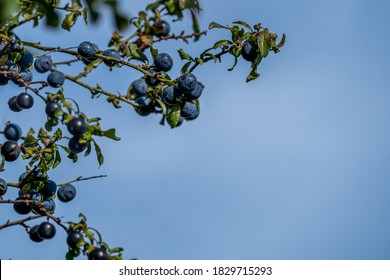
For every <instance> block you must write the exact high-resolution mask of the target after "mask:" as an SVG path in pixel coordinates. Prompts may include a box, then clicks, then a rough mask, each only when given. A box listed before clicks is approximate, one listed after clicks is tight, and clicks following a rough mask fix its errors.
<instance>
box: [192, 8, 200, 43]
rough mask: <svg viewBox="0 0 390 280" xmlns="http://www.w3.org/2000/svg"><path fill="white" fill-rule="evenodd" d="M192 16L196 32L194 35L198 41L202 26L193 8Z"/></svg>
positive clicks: (193, 28)
mask: <svg viewBox="0 0 390 280" xmlns="http://www.w3.org/2000/svg"><path fill="white" fill-rule="evenodd" d="M191 18H192V30H193V31H194V33H195V34H196V35H195V37H194V42H196V41H198V40H199V38H200V34H199V33H200V27H199V22H198V18H197V16H196V14H195V12H194V11H193V10H191Z"/></svg>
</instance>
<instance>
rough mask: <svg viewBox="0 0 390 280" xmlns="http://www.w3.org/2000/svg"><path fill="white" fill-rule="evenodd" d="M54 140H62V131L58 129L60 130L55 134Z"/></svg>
mask: <svg viewBox="0 0 390 280" xmlns="http://www.w3.org/2000/svg"><path fill="white" fill-rule="evenodd" d="M53 138H56V139H62V130H61V129H59V128H58V129H57V130H56V132H54V134H53Z"/></svg>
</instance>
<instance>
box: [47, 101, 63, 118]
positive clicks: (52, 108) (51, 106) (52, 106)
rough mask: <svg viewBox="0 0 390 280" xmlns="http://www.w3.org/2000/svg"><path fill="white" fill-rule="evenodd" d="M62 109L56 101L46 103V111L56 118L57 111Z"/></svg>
mask: <svg viewBox="0 0 390 280" xmlns="http://www.w3.org/2000/svg"><path fill="white" fill-rule="evenodd" d="M60 110H61V106H60V104H59V103H58V102H56V101H50V102H48V103H47V104H46V108H45V113H46V115H47V116H48V117H49V118H55V117H56V113H57V112H58V111H60Z"/></svg>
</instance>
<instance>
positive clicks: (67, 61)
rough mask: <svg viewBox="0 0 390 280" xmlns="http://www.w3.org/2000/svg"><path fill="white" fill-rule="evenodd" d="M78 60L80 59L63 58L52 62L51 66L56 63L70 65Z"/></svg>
mask: <svg viewBox="0 0 390 280" xmlns="http://www.w3.org/2000/svg"><path fill="white" fill-rule="evenodd" d="M79 61H80V59H70V60H65V61H59V62H54V63H53V66H57V65H61V64H65V65H68V66H71V64H72V63H74V62H79Z"/></svg>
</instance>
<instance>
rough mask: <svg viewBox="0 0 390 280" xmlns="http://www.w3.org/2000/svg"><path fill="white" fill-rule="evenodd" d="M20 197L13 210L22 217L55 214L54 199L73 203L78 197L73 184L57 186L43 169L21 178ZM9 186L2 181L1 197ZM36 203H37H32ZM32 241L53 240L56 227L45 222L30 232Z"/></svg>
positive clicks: (0, 187) (25, 174) (0, 186)
mask: <svg viewBox="0 0 390 280" xmlns="http://www.w3.org/2000/svg"><path fill="white" fill-rule="evenodd" d="M18 187H19V191H18V197H17V198H16V199H15V201H17V202H14V204H13V208H14V210H15V212H16V213H18V214H20V215H27V214H29V213H30V212H33V213H35V214H43V213H44V212H49V213H54V211H55V208H56V204H55V200H54V197H55V195H56V197H57V198H58V200H59V201H61V202H69V201H72V200H73V199H74V198H75V196H76V188H75V187H74V186H73V185H72V184H64V185H62V186H60V187H57V184H56V183H55V182H54V181H52V180H49V177H48V175H47V173H45V172H44V171H43V170H42V169H36V170H33V171H30V172H28V171H26V172H24V173H23V174H21V175H20V176H19V185H18ZM7 190H8V185H7V182H6V181H5V180H4V179H0V196H3V195H5V194H6V193H7ZM32 202H36V203H32ZM29 235H30V238H31V240H33V241H35V242H41V241H42V240H43V239H51V238H53V237H54V235H55V227H54V225H52V224H50V223H48V222H44V223H41V224H40V225H36V226H34V227H32V228H31V229H30V231H29Z"/></svg>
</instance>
